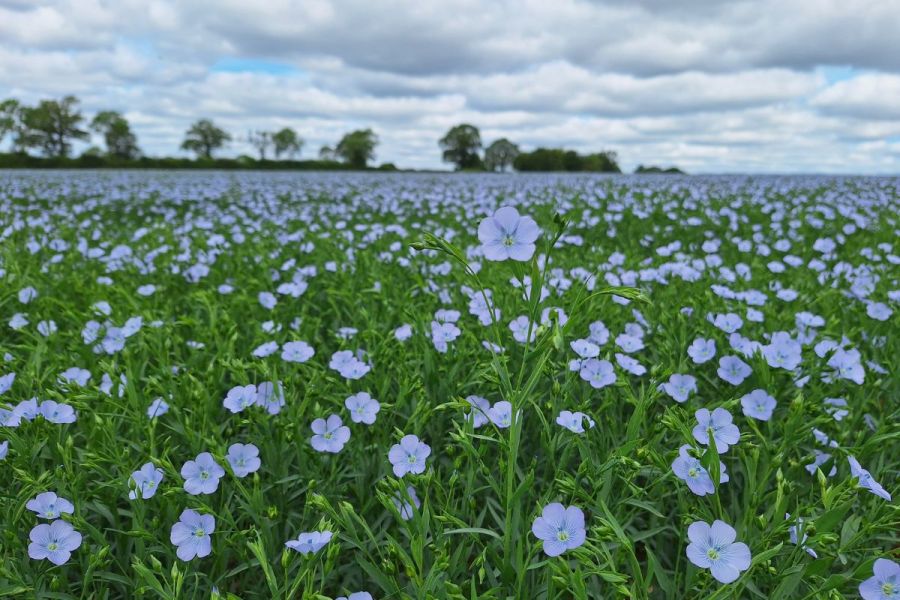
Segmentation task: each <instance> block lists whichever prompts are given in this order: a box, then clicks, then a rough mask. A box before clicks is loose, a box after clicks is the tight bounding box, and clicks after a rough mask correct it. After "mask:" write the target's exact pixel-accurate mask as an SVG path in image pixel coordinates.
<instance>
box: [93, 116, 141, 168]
mask: <svg viewBox="0 0 900 600" xmlns="http://www.w3.org/2000/svg"><path fill="white" fill-rule="evenodd" d="M91 129H92V130H94V131H96V132H97V133H99V134H101V135H102V136H103V140H104V141H105V142H106V153H107V154H108V155H109V156H112V157H115V158H118V159H122V160H131V159H135V158H137V157H139V156H140V154H141V151H140V149H139V148H138V146H137V137H136V136H135V135H134V133H133V132H132V131H131V126H130V125H129V124H128V120H127V119H125V117H123V116H122V115H121V114H119V113H117V112H115V111H112V110H105V111H103V112H100V113H97V115H96V116H95V117H94V119H93V120H92V121H91Z"/></svg>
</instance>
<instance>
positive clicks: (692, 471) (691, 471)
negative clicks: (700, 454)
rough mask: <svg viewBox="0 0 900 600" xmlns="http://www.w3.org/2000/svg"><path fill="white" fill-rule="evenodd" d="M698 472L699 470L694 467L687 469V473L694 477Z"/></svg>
mask: <svg viewBox="0 0 900 600" xmlns="http://www.w3.org/2000/svg"><path fill="white" fill-rule="evenodd" d="M699 473H700V472H699V471H698V470H697V469H696V468H695V467H691V468H690V469H688V475H690V476H691V477H696V476H697V475H698V474H699Z"/></svg>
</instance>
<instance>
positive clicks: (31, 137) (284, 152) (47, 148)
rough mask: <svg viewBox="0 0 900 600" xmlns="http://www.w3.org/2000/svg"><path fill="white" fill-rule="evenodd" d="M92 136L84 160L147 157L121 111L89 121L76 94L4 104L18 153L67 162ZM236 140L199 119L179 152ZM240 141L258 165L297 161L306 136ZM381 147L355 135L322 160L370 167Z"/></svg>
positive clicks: (4, 122) (207, 152)
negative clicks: (100, 144)
mask: <svg viewBox="0 0 900 600" xmlns="http://www.w3.org/2000/svg"><path fill="white" fill-rule="evenodd" d="M91 133H96V134H99V135H100V136H101V137H102V138H103V141H104V144H105V146H106V149H105V150H103V149H100V148H97V147H96V146H91V147H89V148H88V149H87V150H85V152H84V154H83V156H84V155H87V156H93V157H101V156H102V157H106V158H111V159H116V160H119V161H136V160H138V159H140V158H141V157H142V155H143V154H142V152H141V149H140V147H139V146H138V143H137V136H136V135H135V134H134V132H133V131H132V129H131V124H130V123H129V122H128V120H127V119H126V118H125V116H124V115H122V113H120V112H117V111H112V110H105V111H101V112H99V113H97V114H96V115H95V116H94V118H93V119H91V120H90V121H88V120H87V118H86V117H85V116H84V115H83V114H82V112H81V111H80V110H79V107H78V99H77V98H76V97H74V96H66V97H64V98H62V99H61V100H41V101H40V102H39V103H38V104H36V105H34V106H27V105H24V104H21V103H20V102H19V101H18V100H15V99H8V100H4V101H2V102H0V143H2V142H3V141H4V139H5V138H6V136H8V135H10V136H12V147H13V150H14V152H16V153H19V154H28V153H29V152H31V151H37V152H38V153H39V154H40V155H41V156H43V157H46V158H52V159H66V158H68V157H69V156H70V154H71V152H72V144H73V142H75V141H77V140H82V141H87V140H90V139H91ZM233 139H234V138H233V137H232V136H231V134H229V133H228V132H227V131H225V130H224V129H222V128H221V127H219V126H217V125H216V124H215V123H214V122H213V121H211V120H210V119H200V120H198V121H196V122H195V123H193V124H192V125H191V126H190V127H189V128H188V130H187V131H186V132H185V135H184V140H183V141H182V143H181V149H182V150H186V151H188V152H192V153H194V155H195V156H196V158H197V159H198V160H201V161H209V160H211V159H213V158H214V154H215V153H216V152H217V151H218V150H220V149H222V148H223V147H225V145H226V144H227V143H228V142H230V141H233ZM241 141H246V142H248V143H249V144H250V145H251V146H252V147H253V148H254V149H256V151H257V152H258V154H259V160H260V161H265V160H267V157H268V154H269V152H271V153H272V155H274V157H275V160H280V159H281V158H282V157H284V158H287V159H295V158H297V157H298V156H299V155H300V151H301V150H302V148H303V146H304V140H303V138H302V137H300V136H299V135H298V134H297V132H296V131H294V130H293V129H291V128H290V127H284V128H282V129H280V130H278V131H259V130H257V131H251V132H249V133H248V134H247V137H246V138H243V139H242V140H241ZM377 144H378V137H377V136H376V135H375V132H373V131H372V130H371V129H361V130H357V131H351V132H350V133H348V134H346V135H344V136H343V137H342V138H341V139H340V140H339V141H338V143H337V144H336V145H335V146H334V148H331V147H329V146H323V147H322V148H321V150H320V151H319V158H320V160H321V161H324V162H343V163H345V164H346V165H347V166H349V167H352V168H366V167H367V166H368V163H369V161H371V160H372V159H373V158H374V156H375V146H376V145H377Z"/></svg>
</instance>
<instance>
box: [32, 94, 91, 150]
mask: <svg viewBox="0 0 900 600" xmlns="http://www.w3.org/2000/svg"><path fill="white" fill-rule="evenodd" d="M77 104H78V99H77V98H76V97H75V96H66V97H65V98H63V99H62V100H41V101H40V103H39V104H38V105H37V106H25V107H22V108H21V109H20V111H19V132H18V136H17V139H16V142H15V143H16V146H17V147H19V148H22V149H25V148H39V149H40V150H41V152H43V153H44V154H45V155H46V156H55V157H66V156H68V155H69V152H70V151H71V150H72V144H71V140H76V139H77V140H84V139H88V138H89V137H90V135H89V134H88V132H87V131H84V130H83V129H80V128H79V126H80V125H81V122H82V121H83V120H84V117H82V116H81V113H80V112H79V111H78V110H77V109H76V105H77Z"/></svg>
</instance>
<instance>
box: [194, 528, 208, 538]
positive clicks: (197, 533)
mask: <svg viewBox="0 0 900 600" xmlns="http://www.w3.org/2000/svg"><path fill="white" fill-rule="evenodd" d="M204 535H206V532H205V531H203V530H202V529H195V530H194V537H198V538H201V537H203V536H204Z"/></svg>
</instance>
